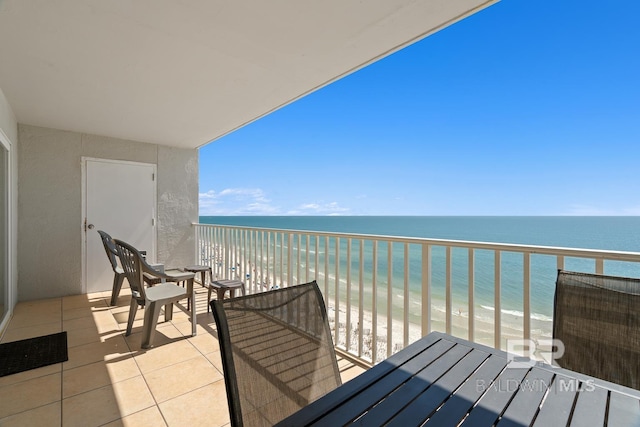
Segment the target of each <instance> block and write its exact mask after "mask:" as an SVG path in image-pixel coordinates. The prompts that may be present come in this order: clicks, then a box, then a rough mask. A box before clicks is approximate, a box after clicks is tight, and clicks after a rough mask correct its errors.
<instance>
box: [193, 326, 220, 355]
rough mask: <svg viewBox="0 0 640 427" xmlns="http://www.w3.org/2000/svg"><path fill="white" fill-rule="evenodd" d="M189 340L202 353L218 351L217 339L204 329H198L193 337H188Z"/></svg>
mask: <svg viewBox="0 0 640 427" xmlns="http://www.w3.org/2000/svg"><path fill="white" fill-rule="evenodd" d="M188 340H189V342H190V343H191V344H193V345H194V346H195V348H197V349H198V350H200V352H201V353H202V354H209V353H214V352H216V351H220V344H218V339H217V338H216V337H214V336H213V335H211V334H210V333H208V332H205V331H198V335H196V336H195V337H189V338H188Z"/></svg>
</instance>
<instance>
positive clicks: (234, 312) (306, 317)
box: [211, 281, 341, 427]
mask: <svg viewBox="0 0 640 427" xmlns="http://www.w3.org/2000/svg"><path fill="white" fill-rule="evenodd" d="M211 309H212V311H213V315H214V318H215V321H216V326H217V332H218V341H219V343H220V351H221V355H222V366H223V369H224V379H225V385H226V389H227V400H228V403H229V412H230V415H231V425H232V426H234V427H237V426H242V425H247V426H263V425H264V426H271V425H273V424H275V423H277V422H278V421H280V420H282V419H284V418H286V417H287V416H289V415H291V414H292V413H294V412H295V411H297V410H298V409H300V408H302V407H303V406H306V405H308V404H309V403H310V402H313V401H314V400H316V399H318V398H320V397H322V396H324V395H325V394H326V393H328V392H329V391H331V390H333V389H335V388H336V387H338V386H339V385H340V384H341V380H340V372H339V370H338V364H337V361H336V354H335V349H334V347H333V340H332V338H331V330H330V329H329V322H328V320H327V312H326V308H325V305H324V301H323V299H322V294H321V293H320V289H319V288H318V285H317V284H316V282H315V281H313V282H311V283H306V284H303V285H297V286H291V287H287V288H282V289H276V290H273V291H268V292H263V293H258V294H253V295H249V296H244V297H238V298H232V299H226V300H222V301H219V300H214V301H212V302H211Z"/></svg>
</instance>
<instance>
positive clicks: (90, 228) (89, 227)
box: [87, 224, 95, 230]
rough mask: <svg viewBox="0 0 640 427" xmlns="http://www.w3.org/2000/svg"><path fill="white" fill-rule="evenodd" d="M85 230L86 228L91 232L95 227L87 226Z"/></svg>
mask: <svg viewBox="0 0 640 427" xmlns="http://www.w3.org/2000/svg"><path fill="white" fill-rule="evenodd" d="M87 228H88V229H89V230H93V229H94V228H95V226H94V225H93V224H89V225H87Z"/></svg>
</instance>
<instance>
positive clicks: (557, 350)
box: [507, 338, 564, 368]
mask: <svg viewBox="0 0 640 427" xmlns="http://www.w3.org/2000/svg"><path fill="white" fill-rule="evenodd" d="M563 355H564V343H563V342H562V341H561V340H557V339H551V338H548V339H547V338H545V339H538V340H531V339H528V340H525V339H507V360H509V361H510V362H511V363H509V365H507V366H508V367H509V368H530V367H532V366H535V365H537V364H538V363H542V362H544V363H547V364H549V365H552V366H558V365H557V363H554V361H555V360H557V359H560V358H561V357H562V356H563ZM541 359H542V360H541Z"/></svg>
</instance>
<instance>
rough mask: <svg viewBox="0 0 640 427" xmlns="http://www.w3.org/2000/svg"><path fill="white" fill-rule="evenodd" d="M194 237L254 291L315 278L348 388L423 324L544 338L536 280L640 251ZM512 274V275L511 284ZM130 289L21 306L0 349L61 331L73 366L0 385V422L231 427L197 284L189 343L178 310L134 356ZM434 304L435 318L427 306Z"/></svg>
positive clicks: (631, 266)
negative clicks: (509, 297)
mask: <svg viewBox="0 0 640 427" xmlns="http://www.w3.org/2000/svg"><path fill="white" fill-rule="evenodd" d="M194 229H195V242H196V249H197V250H196V253H197V254H198V255H197V259H196V260H195V261H196V262H197V263H205V264H209V265H211V266H212V268H213V272H214V276H218V277H223V276H224V277H242V278H244V280H245V282H246V283H247V287H248V291H249V292H260V291H262V290H266V289H268V288H270V287H273V286H286V285H287V284H289V283H296V282H301V281H307V280H313V279H317V280H318V283H319V285H320V288H321V289H322V290H323V293H324V296H325V301H326V304H327V307H328V313H329V316H330V324H331V326H332V330H333V331H334V342H335V343H336V348H337V350H338V355H339V367H340V371H341V376H342V379H343V381H348V380H349V379H351V378H353V377H355V376H357V375H358V374H360V373H361V372H363V370H364V369H365V368H366V366H371V365H373V364H376V363H377V362H379V361H381V360H383V359H384V358H386V357H387V356H388V355H390V354H393V353H394V352H395V351H397V350H399V349H401V348H403V347H404V346H406V345H407V344H409V343H411V342H413V341H414V340H415V339H416V337H419V336H421V335H422V334H426V333H428V332H430V331H432V330H439V331H444V332H448V333H453V334H454V335H458V336H460V337H462V338H465V339H472V340H475V341H478V342H483V341H484V342H483V343H485V344H487V343H488V344H489V345H493V346H495V347H498V348H504V346H505V341H506V339H508V338H511V337H515V338H527V337H528V338H533V339H539V338H544V337H547V336H549V337H550V336H551V322H550V321H547V320H542V321H540V320H539V319H537V318H536V317H537V316H536V315H534V314H533V313H534V311H533V310H532V307H537V305H538V304H540V302H539V301H536V293H535V292H532V289H535V287H536V286H537V284H538V283H539V282H540V281H549V280H551V281H553V280H554V277H555V269H556V268H563V267H571V268H574V269H582V270H591V271H596V272H604V273H607V272H610V273H616V272H619V271H626V272H632V273H634V275H638V273H639V272H640V253H630V252H613V251H593V250H584V249H571V248H553V247H541V246H523V245H509V244H495V243H482V242H464V241H451V240H433V239H413V238H405V237H398V236H373V235H358V234H344V233H326V232H313V231H296V230H275V229H264V228H244V227H230V226H222V225H206V224H194ZM487 254H490V255H491V256H488V255H487ZM347 259H348V260H350V262H347V261H346V260H347ZM335 260H340V261H341V262H338V263H336V262H335ZM416 260H418V263H417V264H416V265H414V264H415V263H416ZM515 260H519V261H520V262H516V261H515ZM487 263H488V264H489V269H490V270H491V272H492V276H491V279H492V280H491V283H490V285H491V286H490V289H491V292H492V295H491V299H492V300H493V302H494V303H497V304H496V305H497V306H498V307H499V309H497V310H494V311H492V313H493V319H483V318H481V316H480V313H479V311H480V310H486V309H485V308H483V307H482V304H480V301H482V300H483V299H485V297H486V295H483V292H484V290H486V289H487V288H486V283H483V281H484V280H485V279H484V278H483V277H484V276H483V275H484V273H483V272H482V271H481V270H482V269H486V268H487V265H485V264H487ZM398 265H399V266H401V267H400V268H397V266H398ZM388 266H391V268H388ZM383 270H385V271H384V274H381V272H382V271H383ZM460 270H462V271H463V272H464V274H463V275H462V276H463V278H464V280H465V283H466V285H467V288H466V292H467V293H466V299H465V300H464V301H463V302H465V303H466V305H464V306H462V305H461V304H460V303H461V301H459V297H460V295H459V294H456V293H455V292H454V290H455V288H456V287H457V286H459V285H460V283H459V282H460ZM513 271H518V272H519V273H518V274H517V276H518V277H519V278H520V280H516V281H513V280H510V279H509V278H507V277H506V275H507V274H506V272H511V273H512V272H513ZM394 272H396V273H398V274H394ZM400 273H401V274H400ZM441 273H444V274H441ZM398 275H400V276H402V280H401V281H398V280H397V276H398ZM441 281H442V283H440V282H441ZM388 284H390V286H389V285H388ZM514 284H517V285H518V286H520V288H519V289H520V291H521V292H520V293H519V294H520V295H521V298H522V299H521V305H522V312H521V313H520V314H518V313H514V311H513V310H509V309H510V308H511V307H505V306H504V305H503V306H502V307H500V305H499V304H500V303H501V302H503V298H502V297H501V295H504V294H505V293H509V292H512V291H513V290H512V289H511V287H513V286H514ZM416 286H417V287H419V291H418V292H416V291H415V288H416ZM368 289H375V290H376V292H370V291H368ZM128 291H129V290H128V289H127V288H125V289H123V292H122V293H121V296H120V297H119V299H118V303H117V305H116V306H113V307H110V306H109V305H108V303H109V299H110V297H111V295H110V292H100V293H93V294H87V295H74V296H67V297H60V298H50V299H44V300H36V301H28V302H22V303H19V304H18V305H17V306H16V309H15V312H14V316H13V318H12V320H11V322H10V324H9V326H8V328H7V331H6V332H5V334H4V337H3V342H10V341H14V340H19V339H23V338H28V337H33V336H38V335H44V334H51V333H55V332H60V331H67V334H68V346H69V360H68V361H67V362H64V363H61V364H56V365H51V366H47V367H43V368H39V369H35V370H32V371H27V372H23V373H20V374H15V375H10V376H6V377H3V378H0V424H2V425H35V424H38V425H49V424H50V425H56V426H59V425H65V426H73V425H82V426H86V425H167V426H180V425H189V426H193V425H200V424H203V425H204V424H206V425H218V426H223V425H228V423H229V416H228V409H227V400H226V391H225V386H224V381H223V376H222V365H221V360H220V355H219V354H220V353H219V346H218V342H217V338H216V331H215V323H214V320H213V316H212V315H211V314H210V313H208V312H207V310H206V304H207V301H206V298H207V290H206V288H204V287H201V286H200V285H196V300H197V304H196V307H197V313H198V315H197V319H198V326H197V328H198V334H197V336H195V337H191V336H190V323H189V319H188V317H187V316H186V315H185V314H184V313H182V312H180V311H179V310H175V311H174V318H173V320H172V321H171V322H165V323H161V324H159V326H158V329H157V334H156V339H155V340H156V342H155V347H154V348H152V349H150V350H143V349H141V348H140V341H141V337H140V334H141V327H142V314H143V311H142V310H140V311H139V312H138V314H137V317H136V322H135V323H134V333H133V334H132V335H131V336H129V337H125V336H124V331H125V329H126V319H127V314H128V310H129V298H130V293H129V292H128ZM439 294H442V295H439ZM367 295H368V297H367ZM496 295H497V297H496ZM440 297H442V302H443V304H444V305H443V307H444V309H443V311H438V310H439V309H440V308H441V307H436V306H437V305H438V304H439V303H438V302H437V301H439V300H440ZM547 297H548V295H547ZM412 298H418V301H414V299H412ZM418 302H419V304H417V303H418ZM546 304H548V305H551V304H552V300H550V301H546ZM336 307H338V309H337V310H336ZM459 307H462V310H463V311H464V312H465V313H467V315H466V316H464V315H462V314H461V313H459V312H458V311H457V310H458V309H459ZM389 312H391V313H392V315H391V316H387V313H389ZM510 317H511V318H514V317H517V322H516V323H518V324H519V325H521V328H513V327H512V326H513V322H511V320H513V319H510ZM507 324H510V325H511V326H510V327H507V326H506V325H507ZM487 325H489V326H490V327H491V328H490V330H489V331H487V330H485V327H486V326H487ZM487 340H488V341H489V342H487ZM388 343H390V345H389V344H388ZM373 349H376V351H373ZM25 396H29V398H28V399H25Z"/></svg>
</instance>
